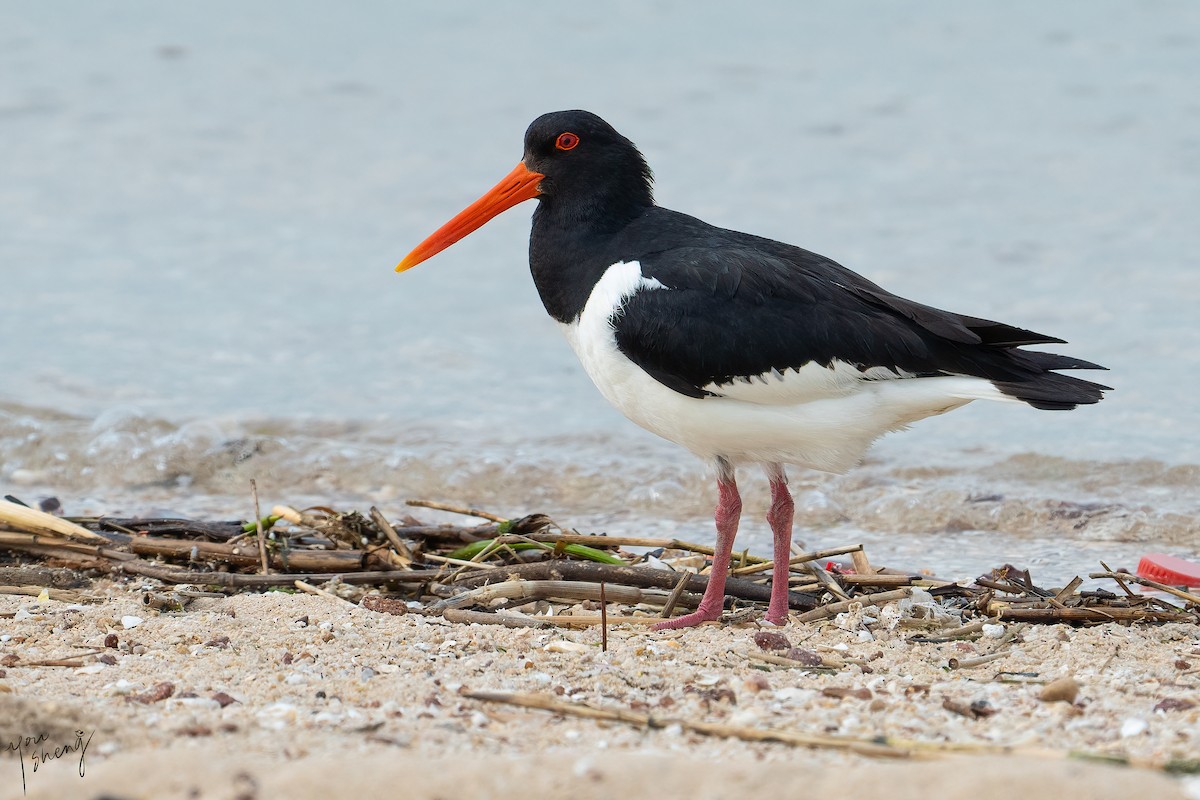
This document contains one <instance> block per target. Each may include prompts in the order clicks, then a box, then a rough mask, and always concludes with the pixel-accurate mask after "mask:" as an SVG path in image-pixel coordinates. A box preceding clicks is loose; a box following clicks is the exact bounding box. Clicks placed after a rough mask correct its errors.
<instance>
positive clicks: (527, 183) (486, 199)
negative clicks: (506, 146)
mask: <svg viewBox="0 0 1200 800" xmlns="http://www.w3.org/2000/svg"><path fill="white" fill-rule="evenodd" d="M544 177H546V176H545V175H542V174H541V173H540V172H533V171H532V170H530V169H529V168H528V167H526V166H525V162H524V161H522V162H521V163H519V164H517V166H516V167H515V168H514V169H513V171H512V172H510V173H508V175H506V176H504V180H502V181H500V182H499V183H497V184H496V185H495V186H493V187H492V188H491V190H490V191H488V193H487V194H485V195H484V196H483V197H481V198H479V199H478V200H476V201H475V202H474V203H472V204H471V205H469V206H467V207H466V208H464V209H463V210H462V211H461V212H459V214H458V216H456V217H455V218H454V219H452V220H450V221H449V222H447V223H446V224H445V225H443V226H442V227H440V228H438V229H437V230H436V231H434V232H433V233H432V234H431V235H430V236H429V238H428V239H426V240H425V241H423V242H421V243H420V244H419V245H417V246H416V248H414V249H413V251H412V252H411V253H409V254H408V255H406V256H405V257H404V260H403V261H401V262H400V264H399V266H397V267H396V272H404V270H406V269H411V268H412V267H415V266H416V265H417V264H420V263H421V262H422V261H424V260H425V259H427V258H429V257H431V256H434V255H436V254H438V253H440V252H442V251H443V250H445V249H446V248H447V247H449V246H450V245H452V244H454V243H455V242H457V241H458V240H459V239H461V238H463V237H464V236H466V235H467V234H469V233H471V232H472V231H474V230H477V229H478V228H480V227H482V226H483V223H485V222H487V221H488V220H489V219H491V218H492V217H494V216H496V215H497V214H499V213H500V212H501V211H507V210H508V209H510V208H512V207H513V206H515V205H516V204H517V203H523V202H525V201H526V200H532V199H533V198H535V197H537V196H538V184H539V183H541V182H542V178H544Z"/></svg>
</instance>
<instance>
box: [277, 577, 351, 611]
mask: <svg viewBox="0 0 1200 800" xmlns="http://www.w3.org/2000/svg"><path fill="white" fill-rule="evenodd" d="M292 585H293V586H295V587H296V588H297V589H299V590H300V591H302V592H308V593H309V594H315V595H319V596H321V597H326V598H328V599H330V600H336V601H338V602H339V603H345V604H346V605H348V606H350V607H351V608H358V604H357V603H351V602H350V601H349V600H347V599H346V598H344V597H338V596H337V595H336V594H334V593H333V592H327V591H325V590H324V589H321V588H319V587H316V586H313V585H312V584H311V583H305V582H304V581H293V582H292Z"/></svg>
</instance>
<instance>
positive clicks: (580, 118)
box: [523, 111, 654, 216]
mask: <svg viewBox="0 0 1200 800" xmlns="http://www.w3.org/2000/svg"><path fill="white" fill-rule="evenodd" d="M523 160H524V163H525V166H526V167H528V168H529V169H530V170H532V171H534V172H537V173H540V174H542V175H543V176H545V177H543V178H542V181H541V184H540V185H539V187H538V199H539V200H541V201H542V205H543V206H548V207H553V208H554V209H555V210H556V211H557V212H559V213H566V214H568V215H569V216H576V215H586V214H588V213H589V212H595V211H600V210H604V211H605V212H606V213H610V214H611V213H614V212H616V211H618V210H630V211H632V210H641V209H644V208H645V207H646V206H650V205H653V204H654V195H653V191H652V189H651V183H652V181H653V176H652V175H651V172H650V167H649V166H647V165H646V159H644V158H643V157H642V154H641V153H640V152H638V149H637V147H635V146H634V144H633V142H631V141H629V140H628V139H626V138H625V137H624V136H622V135H621V134H619V133H617V131H616V130H614V129H613V127H612V126H611V125H609V124H608V123H607V122H605V121H604V120H602V119H600V117H598V116H596V115H595V114H592V113H591V112H589V111H555V112H552V113H550V114H543V115H542V116H540V117H538V118H537V119H535V120H534V121H533V123H532V124H531V125H530V126H529V128H528V130H526V131H525V156H524V159H523Z"/></svg>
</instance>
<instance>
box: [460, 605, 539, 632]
mask: <svg viewBox="0 0 1200 800" xmlns="http://www.w3.org/2000/svg"><path fill="white" fill-rule="evenodd" d="M442 618H443V619H445V620H446V621H447V622H454V623H459V624H463V625H471V624H475V625H503V626H504V627H506V628H551V627H554V625H553V623H550V622H547V621H546V620H547V619H548V618H547V617H518V616H517V615H516V614H495V613H493V612H491V611H470V610H468V609H465V608H447V609H446V611H445V613H444V614H442Z"/></svg>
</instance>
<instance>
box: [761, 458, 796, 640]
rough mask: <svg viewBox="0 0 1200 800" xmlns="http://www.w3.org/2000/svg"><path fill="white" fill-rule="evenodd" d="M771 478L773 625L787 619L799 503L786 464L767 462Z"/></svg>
mask: <svg viewBox="0 0 1200 800" xmlns="http://www.w3.org/2000/svg"><path fill="white" fill-rule="evenodd" d="M766 470H767V480H769V481H770V482H771V510H770V511H768V512H767V522H769V523H770V524H771V533H772V534H773V536H774V538H775V552H774V557H775V564H774V566H773V567H772V570H771V603H770V605H769V606H767V622H770V623H771V624H773V625H784V624H786V623H787V615H788V575H789V573H790V571H791V565H790V564H789V563H788V561H789V560H790V559H791V557H792V518H793V516H794V511H795V508H796V504H795V503H793V502H792V493H791V492H789V491H788V488H787V474H786V473H785V472H784V471H783V465H782V464H767V465H766Z"/></svg>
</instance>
